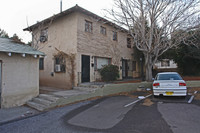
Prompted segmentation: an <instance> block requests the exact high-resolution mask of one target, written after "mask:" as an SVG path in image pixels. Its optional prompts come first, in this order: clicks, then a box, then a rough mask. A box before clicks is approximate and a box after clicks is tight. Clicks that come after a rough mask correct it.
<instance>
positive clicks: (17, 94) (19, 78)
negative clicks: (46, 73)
mask: <svg viewBox="0 0 200 133" xmlns="http://www.w3.org/2000/svg"><path fill="white" fill-rule="evenodd" d="M0 60H1V61H2V95H1V107H2V108H8V107H14V106H19V105H23V104H24V103H25V102H26V101H28V100H30V99H32V98H33V97H36V96H37V95H38V94H39V68H38V66H39V64H38V63H39V58H37V59H36V58H34V57H33V56H31V55H26V57H22V56H21V55H20V54H12V56H11V57H9V56H8V55H7V54H6V53H0Z"/></svg>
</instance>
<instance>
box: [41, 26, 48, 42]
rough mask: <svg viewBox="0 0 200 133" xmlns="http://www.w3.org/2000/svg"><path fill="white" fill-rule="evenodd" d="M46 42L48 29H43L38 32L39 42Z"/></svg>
mask: <svg viewBox="0 0 200 133" xmlns="http://www.w3.org/2000/svg"><path fill="white" fill-rule="evenodd" d="M46 41H48V28H44V29H42V30H41V31H40V42H41V43H44V42H46Z"/></svg>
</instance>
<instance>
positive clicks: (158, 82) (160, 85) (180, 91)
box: [153, 72, 187, 97]
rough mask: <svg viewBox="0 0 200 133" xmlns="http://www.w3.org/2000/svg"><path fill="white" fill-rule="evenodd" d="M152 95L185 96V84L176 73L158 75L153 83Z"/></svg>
mask: <svg viewBox="0 0 200 133" xmlns="http://www.w3.org/2000/svg"><path fill="white" fill-rule="evenodd" d="M153 95H154V97H157V96H160V95H163V96H186V95H187V87H186V83H185V81H184V80H183V79H182V78H181V76H180V75H179V74H178V73H177V72H162V73H158V74H157V75H156V77H155V79H154V82H153Z"/></svg>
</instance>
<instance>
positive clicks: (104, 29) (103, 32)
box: [100, 26, 106, 35]
mask: <svg viewBox="0 0 200 133" xmlns="http://www.w3.org/2000/svg"><path fill="white" fill-rule="evenodd" d="M100 33H101V34H103V35H106V28H105V27H103V26H101V27H100Z"/></svg>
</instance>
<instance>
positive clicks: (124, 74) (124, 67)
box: [122, 60, 128, 78]
mask: <svg viewBox="0 0 200 133" xmlns="http://www.w3.org/2000/svg"><path fill="white" fill-rule="evenodd" d="M127 77H128V61H127V60H122V78H127Z"/></svg>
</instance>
